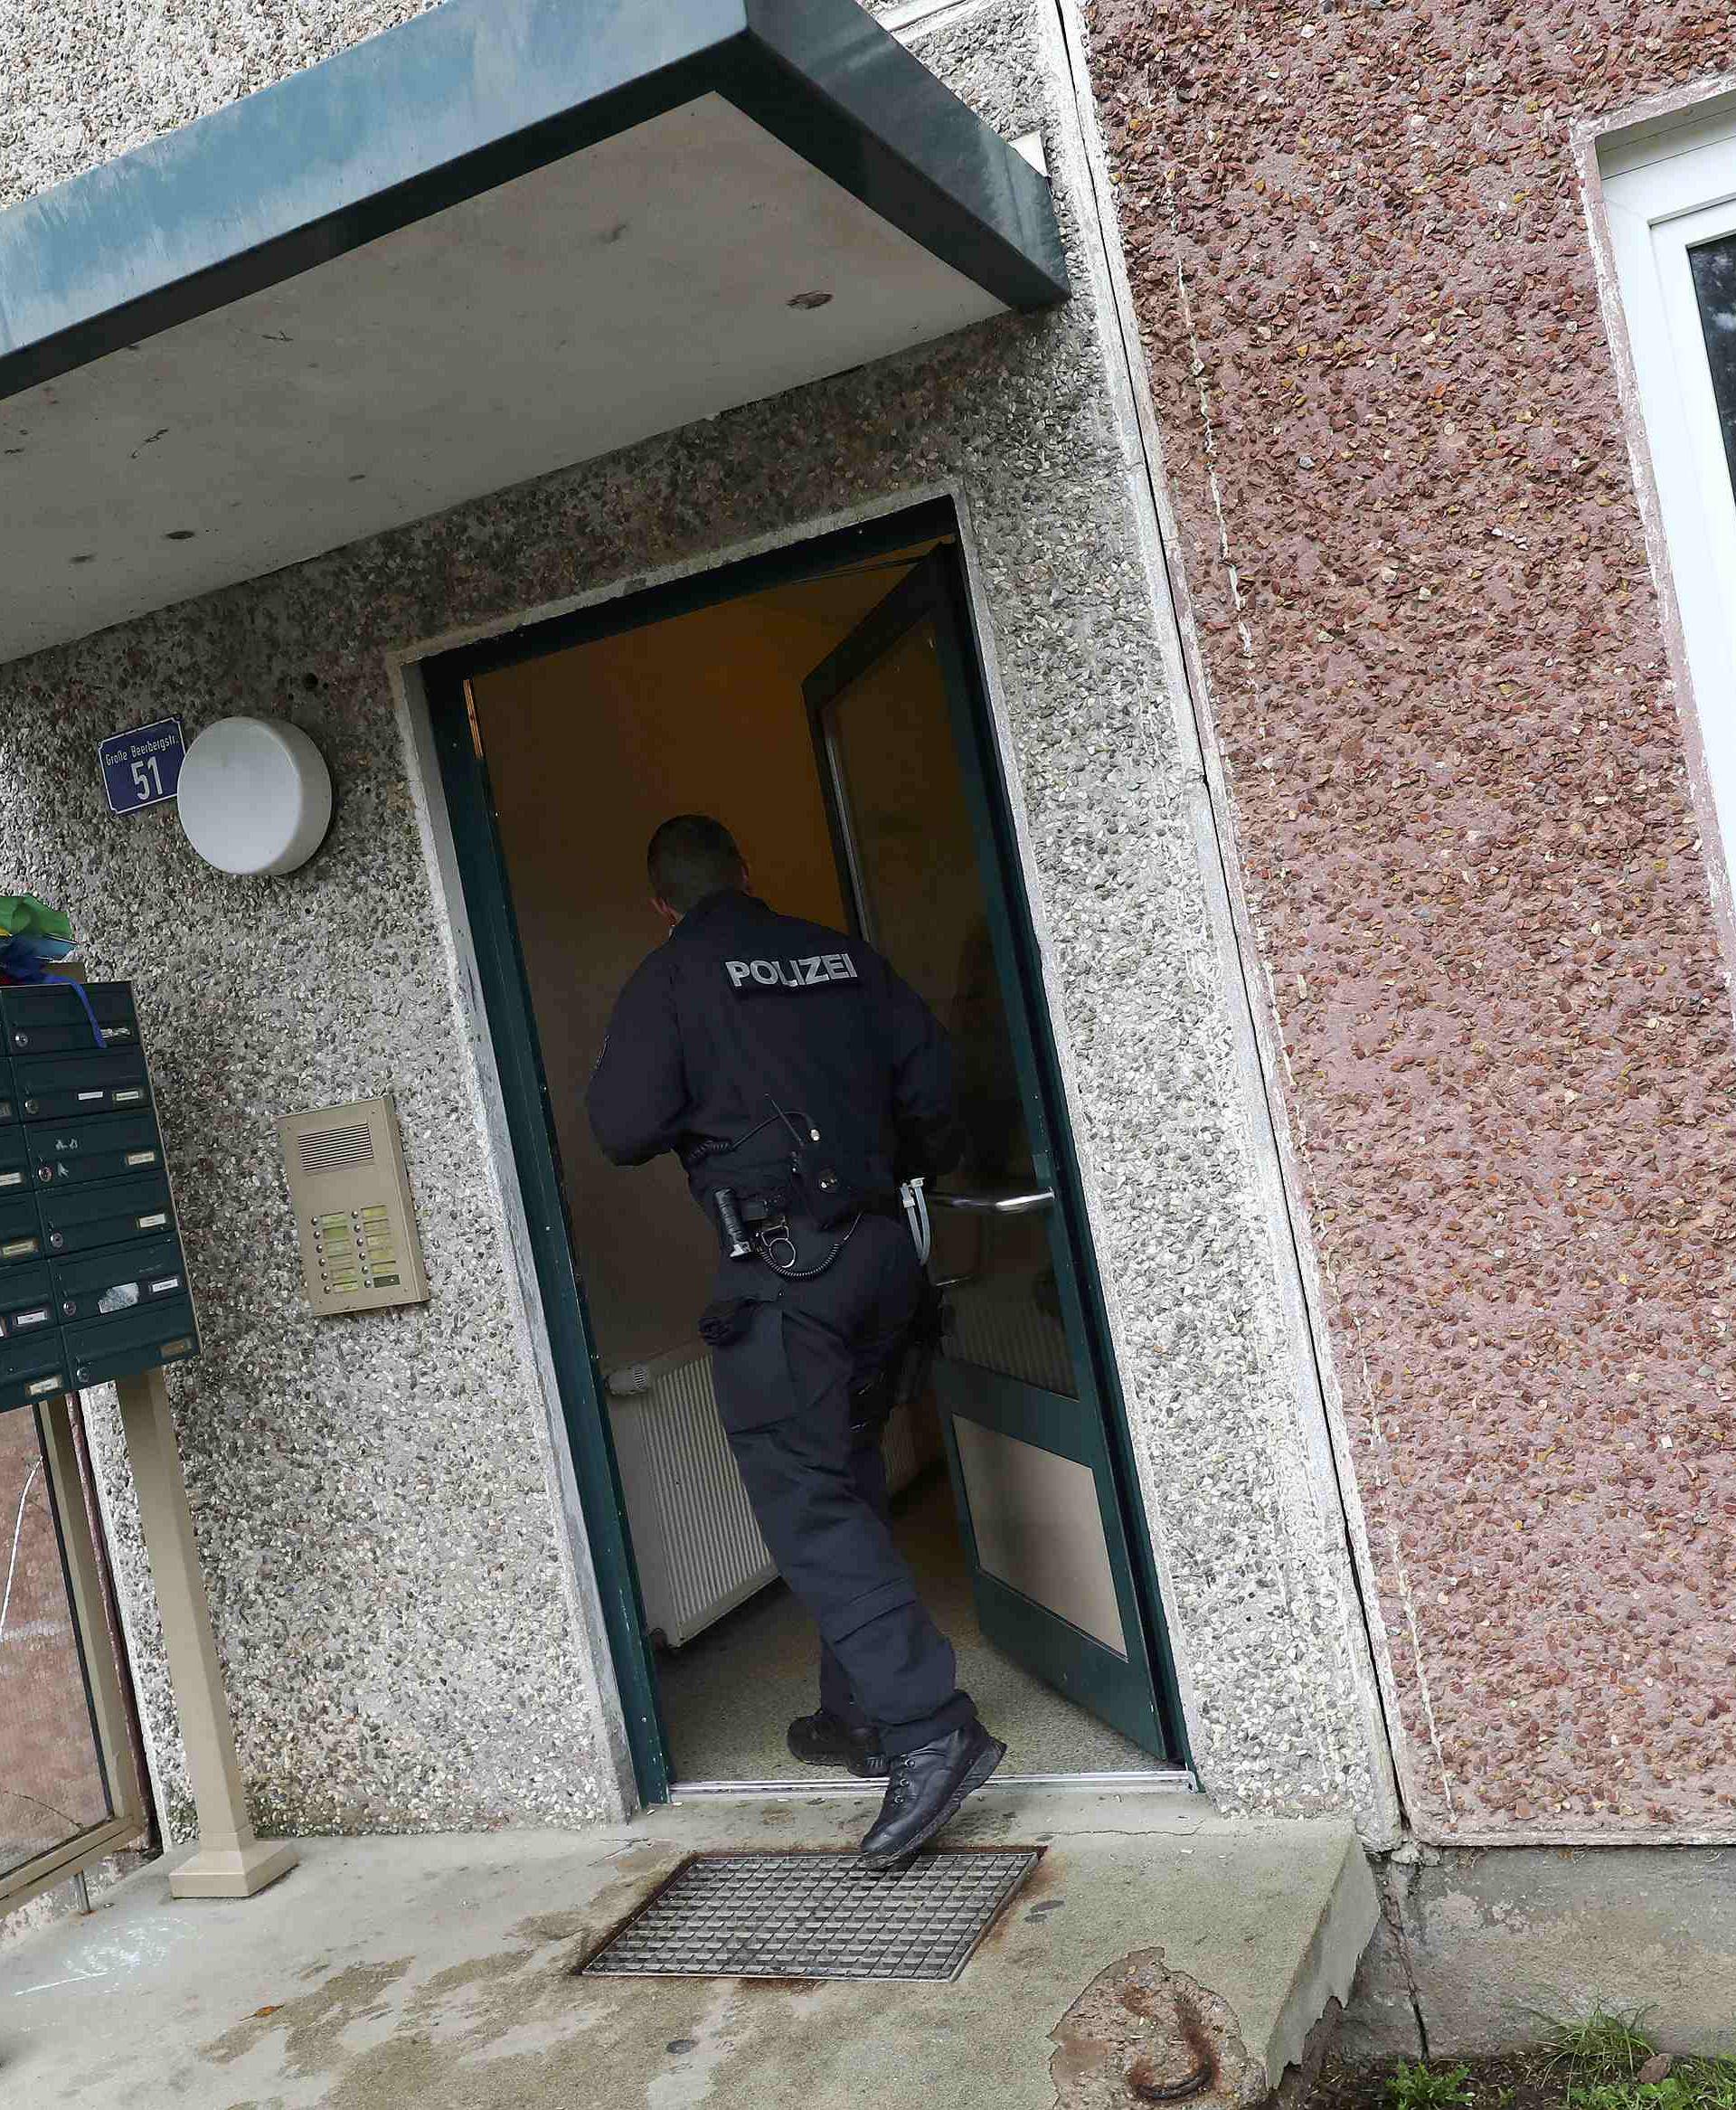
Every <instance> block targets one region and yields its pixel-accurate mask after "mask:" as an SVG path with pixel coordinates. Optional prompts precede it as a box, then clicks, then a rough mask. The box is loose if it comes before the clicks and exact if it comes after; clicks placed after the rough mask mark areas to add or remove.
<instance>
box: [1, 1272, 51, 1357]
mask: <svg viewBox="0 0 1736 2110" xmlns="http://www.w3.org/2000/svg"><path fill="white" fill-rule="evenodd" d="M54 1325H55V1318H54V1282H53V1278H52V1275H51V1274H50V1273H49V1271H48V1269H47V1268H45V1267H9V1268H7V1269H5V1271H4V1272H3V1273H0V1340H23V1339H24V1338H25V1337H26V1335H42V1334H47V1333H52V1331H53V1330H54Z"/></svg>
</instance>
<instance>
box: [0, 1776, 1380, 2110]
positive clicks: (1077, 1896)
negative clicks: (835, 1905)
mask: <svg viewBox="0 0 1736 2110" xmlns="http://www.w3.org/2000/svg"><path fill="white" fill-rule="evenodd" d="M871 1810H872V1804H866V1805H865V1804H863V1803H862V1802H853V1801H848V1800H839V1799H836V1798H829V1799H825V1800H814V1801H795V1800H790V1801H778V1802H765V1801H740V1802H737V1801H732V1800H731V1801H726V1800H712V1799H708V1800H706V1801H703V1802H693V1803H681V1804H676V1805H675V1806H672V1807H669V1808H666V1809H661V1810H656V1811H653V1812H649V1813H647V1814H646V1815H645V1816H643V1817H641V1818H639V1819H638V1820H637V1821H635V1822H634V1823H632V1824H631V1825H627V1826H623V1827H618V1828H610V1829H608V1830H599V1831H588V1832H580V1833H565V1832H503V1833H493V1834H488V1835H486V1836H477V1835H461V1836H452V1835H446V1836H441V1837H437V1838H429V1839H367V1840H307V1842H306V1845H305V1848H304V1852H303V1859H302V1863H301V1866H300V1867H299V1868H298V1869H296V1870H295V1871H294V1872H293V1873H292V1874H291V1875H289V1876H288V1877H287V1878H285V1879H284V1880H283V1881H282V1882H281V1883H279V1884H278V1885H277V1886H276V1887H275V1888H272V1889H270V1890H268V1891H266V1892H264V1893H263V1894H262V1895H261V1896H259V1897H254V1898H250V1899H248V1900H246V1901H244V1902H235V1903H228V1902H219V1901H212V1900H206V1901H196V1902H191V1901H190V1902H185V1903H174V1902H172V1901H171V1900H170V1898H169V1895H168V1883H167V1873H166V1870H167V1863H166V1862H159V1863H157V1864H156V1865H154V1866H153V1867H151V1868H149V1869H145V1870H143V1871H142V1872H141V1873H140V1874H138V1875H137V1876H135V1877H133V1878H129V1879H128V1881H127V1882H126V1883H125V1884H123V1885H121V1886H120V1887H119V1888H118V1889H117V1890H116V1891H115V1892H114V1893H112V1895H111V1897H110V1899H109V1902H107V1903H106V1904H104V1905H103V1906H102V1907H99V1909H98V1911H96V1912H95V1913H93V1914H92V1915H91V1916H90V1918H88V1919H84V1920H78V1921H71V1922H62V1923H61V1924H58V1925H53V1926H50V1927H47V1928H44V1929H43V1930H42V1931H41V1932H40V1933H38V1934H35V1935H31V1936H29V1937H27V1938H26V1939H25V1940H24V1941H23V1942H21V1943H19V1944H16V1945H14V1946H13V1947H10V1948H8V1949H5V1950H4V1951H0V2095H4V2096H5V2099H6V2100H7V2101H14V2100H15V2101H18V2102H20V2103H24V2102H28V2103H31V2104H32V2105H43V2106H44V2110H46V2106H48V2105H60V2104H67V2105H79V2110H99V2106H106V2105H110V2104H113V2105H122V2104H124V2105H127V2106H128V2110H158V2106H159V2105H161V2106H162V2110H168V2106H169V2105H175V2110H231V2106H232V2105H240V2104H246V2105H255V2104H269V2105H272V2106H273V2110H301V2106H303V2105H307V2106H308V2110H312V2106H313V2105H333V2106H335V2105H342V2106H343V2110H507V2106H508V2105H510V2106H511V2110H544V2106H545V2105H546V2106H547V2110H555V2106H556V2105H559V2106H560V2110H580V2106H584V2110H590V2106H591V2105H596V2106H598V2110H603V2106H607V2110H625V2106H628V2105H645V2106H646V2110H689V2106H693V2110H697V2105H701V2104H703V2105H706V2106H707V2110H736V2106H738V2105H739V2106H740V2110H781V2106H783V2105H798V2106H799V2110H844V2106H846V2105H847V2106H848V2110H862V2106H863V2105H869V2104H873V2105H906V2104H915V2103H919V2102H920V2103H923V2104H925V2105H926V2104H932V2105H936V2106H937V2110H947V2106H948V2105H962V2106H967V2110H979V2106H980V2110H989V2106H991V2105H992V2106H993V2110H1027V2106H1028V2110H1120V2106H1121V2105H1133V2104H1136V2103H1140V2102H1150V2101H1152V2100H1156V2099H1163V2097H1164V2093H1165V2090H1168V2089H1171V2088H1174V2087H1175V2086H1180V2085H1184V2084H1185V2083H1187V2082H1188V2081H1190V2080H1194V2079H1196V2078H1197V2079H1198V2082H1199V2085H1198V2086H1197V2088H1196V2089H1195V2090H1194V2093H1193V2094H1191V2095H1190V2096H1188V2097H1187V2100H1188V2101H1189V2102H1190V2103H1192V2104H1195V2105H1213V2104H1215V2105H1226V2106H1227V2105H1231V2104H1241V2105H1248V2104H1252V2103H1256V2102H1259V2101H1260V2100H1261V2099H1263V2097H1264V2096H1266V2095H1267V2093H1268V2092H1269V2089H1270V2087H1271V2086H1273V2085H1274V2084H1275V2083H1276V2082H1277V2081H1278V2078H1279V2077H1280V2076H1281V2074H1282V2073H1283V2071H1284V2068H1285V2067H1286V2066H1287V2065H1288V2063H1289V2062H1290V2061H1292V2060H1293V2059H1295V2058H1297V2055H1298V2054H1299V2052H1300V2050H1301V2048H1302V2044H1303V2040H1304V2039H1305V2038H1306V2037H1307V2033H1308V2031H1309V2030H1310V2028H1311V2027H1312V2026H1313V2024H1314V2023H1315V2021H1316V2020H1317V2018H1318V2017H1319V2016H1320V2015H1321V2013H1322V2012H1323V2011H1324V2010H1325V2008H1326V2003H1327V2001H1329V2000H1330V1999H1333V1998H1337V1999H1338V2000H1340V2001H1342V2000H1344V1998H1345V1996H1346V1995H1347V1993H1348V1992H1349V1988H1350V1982H1351V1977H1352V1974H1353V1973H1354V1969H1355V1966H1356V1963H1357V1959H1358V1957H1359V1956H1360V1955H1361V1954H1362V1951H1363V1947H1364V1945H1365V1944H1366V1943H1367V1941H1368V1939H1369V1936H1370V1935H1371V1934H1372V1933H1373V1927H1374V1923H1375V1918H1376V1916H1377V1909H1376V1901H1375V1895H1374V1889H1373V1883H1372V1881H1371V1879H1370V1876H1369V1872H1368V1868H1367V1864H1366V1862H1365V1861H1364V1859H1363V1854H1362V1851H1361V1850H1360V1848H1359V1847H1358V1845H1357V1842H1356V1840H1355V1838H1354V1834H1353V1833H1352V1831H1350V1829H1349V1827H1348V1826H1346V1825H1343V1824H1339V1823H1335V1822H1328V1821H1315V1822H1306V1823H1257V1822H1251V1821H1240V1820H1235V1819H1227V1818H1223V1817H1220V1816H1217V1815H1215V1814H1214V1813H1213V1812H1212V1811H1211V1810H1210V1808H1209V1807H1208V1806H1207V1805H1206V1804H1205V1802H1203V1799H1202V1798H1200V1797H1198V1796H1193V1795H1183V1794H1175V1793H1080V1792H1076V1791H1066V1790H1049V1789H1043V1790H1033V1789H1026V1788H1015V1789H1012V1790H1009V1791H1005V1792H1003V1793H993V1792H990V1793H984V1794H982V1795H980V1796H978V1797H977V1799H976V1800H975V1802H973V1803H972V1804H971V1805H970V1806H969V1808H968V1809H967V1812H966V1814H965V1816H964V1818H963V1819H961V1821H959V1822H958V1824H956V1825H955V1826H954V1827H953V1828H952V1830H951V1831H949V1832H948V1835H947V1843H948V1844H957V1845H978V1846H986V1845H1014V1844H1019V1845H1033V1846H1041V1847H1043V1849H1044V1854H1043V1860H1042V1861H1041V1863H1040V1864H1039V1866H1038V1868H1037V1869H1036V1871H1035V1873H1034V1874H1033V1877H1032V1878H1031V1879H1030V1880H1029V1882H1028V1883H1027V1885H1026V1887H1025V1888H1024V1889H1023V1890H1022V1891H1021V1892H1020V1893H1019V1894H1018V1895H1017V1896H1016V1897H1014V1899H1013V1901H1012V1903H1011V1904H1010V1906H1009V1907H1007V1909H1006V1910H1005V1912H1004V1913H1003V1915H1002V1916H1001V1917H1000V1919H999V1920H998V1921H997V1922H996V1923H995V1925H994V1926H993V1927H992V1928H991V1929H990V1931H989V1933H988V1935H987V1936H986V1938H985V1940H984V1942H983V1944H982V1945H981V1946H980V1948H979V1949H978V1950H977V1954H975V1956H974V1957H973V1958H972V1960H971V1962H970V1963H969V1964H968V1965H967V1968H966V1970H965V1972H964V1973H963V1975H962V1976H961V1977H960V1978H959V1979H958V1981H957V1982H954V1983H952V1984H950V1985H933V1984H894V1983H886V1982H875V1983H854V1982H852V1983H846V1982H834V1981H827V1982H811V1981H810V1982H800V1981H776V1982H772V1981H754V1980H750V1979H643V1980H632V1979H620V1978H575V1977H574V1976H573V1975H572V1967H573V1965H574V1963H576V1962H577V1961H578V1960H579V1959H580V1957H581V1956H582V1955H586V1954H590V1950H591V1948H592V1947H593V1946H594V1945H595V1944H596V1943H597V1942H598V1941H599V1939H600V1937H601V1936H602V1935H605V1934H606V1933H608V1932H609V1931H610V1930H611V1929H612V1928H613V1927H614V1926H615V1925H618V1923H619V1922H620V1921H621V1920H622V1919H624V1918H625V1917H626V1916H627V1915H629V1914H630V1913H632V1912H633V1911H634V1910H636V1909H637V1907H638V1906H639V1905H641V1904H642V1903H643V1902H644V1901H645V1900H646V1898H647V1897H649V1896H650V1895H651V1893H652V1892H653V1891H654V1890H655V1889H656V1888H657V1887H658V1886H659V1885H660V1884H661V1883H662V1882H663V1881H664V1880H665V1878H667V1877H668V1876H669V1875H670V1874H671V1873H672V1872H673V1871H674V1870H675V1869H676V1868H677V1867H678V1866H679V1864H680V1862H681V1861H682V1859H684V1857H685V1856H686V1855H688V1854H691V1853H695V1852H702V1851H722V1850H736V1851H740V1850H747V1849H767V1848H778V1847H827V1848H836V1847H840V1846H845V1845H848V1844H850V1843H852V1842H853V1841H854V1839H855V1837H856V1836H857V1835H858V1834H859V1833H860V1831H861V1830H862V1829H863V1822H864V1820H865V1815H866V1814H867V1813H868V1812H870V1811H871Z"/></svg>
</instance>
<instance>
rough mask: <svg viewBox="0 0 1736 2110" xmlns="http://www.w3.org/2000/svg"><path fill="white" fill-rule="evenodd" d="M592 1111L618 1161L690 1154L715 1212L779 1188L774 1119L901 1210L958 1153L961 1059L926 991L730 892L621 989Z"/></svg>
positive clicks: (780, 1134)
mask: <svg viewBox="0 0 1736 2110" xmlns="http://www.w3.org/2000/svg"><path fill="white" fill-rule="evenodd" d="M586 1103H587V1106H588V1108H589V1111H590V1125H591V1129H592V1131H593V1132H594V1133H595V1135H596V1138H597V1140H598V1142H599V1145H600V1146H601V1148H602V1150H603V1151H604V1154H605V1155H606V1156H607V1157H609V1158H610V1159H613V1161H614V1162H615V1163H616V1164H618V1165H643V1164H644V1163H645V1162H646V1159H650V1158H655V1157H656V1156H657V1155H658V1153H659V1152H660V1151H664V1150H675V1151H676V1152H678V1153H679V1154H680V1156H681V1159H682V1162H683V1164H684V1166H685V1167H686V1169H687V1175H688V1182H689V1185H690V1186H691V1187H692V1188H693V1198H694V1199H695V1200H696V1201H697V1202H699V1203H700V1204H701V1206H704V1205H705V1204H706V1203H707V1202H708V1201H709V1198H710V1197H711V1195H712V1193H713V1192H714V1191H715V1190H716V1188H718V1187H735V1188H736V1189H737V1190H738V1191H739V1192H740V1193H742V1194H749V1193H752V1192H755V1191H757V1190H758V1189H760V1188H762V1187H769V1186H773V1185H775V1184H776V1183H777V1181H778V1178H779V1176H780V1173H781V1172H782V1171H783V1170H784V1169H787V1168H788V1162H789V1155H790V1148H791V1139H790V1134H789V1131H788V1128H787V1127H786V1126H785V1124H784V1123H783V1121H780V1120H778V1117H777V1113H776V1112H775V1109H776V1108H778V1107H781V1108H782V1109H783V1110H784V1112H786V1113H788V1115H790V1116H791V1118H792V1119H794V1120H797V1121H799V1122H800V1123H801V1125H802V1128H803V1130H804V1132H806V1131H807V1129H810V1128H816V1129H818V1130H819V1131H820V1137H821V1140H820V1143H819V1144H818V1145H817V1146H816V1153H817V1155H819V1156H820V1157H823V1158H825V1159H827V1160H829V1161H830V1162H831V1163H832V1164H833V1165H834V1166H835V1169H836V1170H837V1171H838V1172H839V1173H840V1174H841V1175H842V1176H843V1177H844V1178H846V1179H848V1180H850V1181H851V1182H852V1183H854V1185H855V1186H856V1187H858V1188H859V1189H860V1190H862V1191H863V1193H864V1194H869V1195H873V1196H876V1197H882V1198H885V1199H888V1200H890V1199H891V1198H892V1196H893V1195H894V1194H895V1193H896V1190H897V1187H898V1182H899V1181H900V1180H901V1179H907V1178H910V1177H911V1176H912V1175H914V1174H917V1173H921V1174H923V1175H925V1176H927V1177H932V1176H933V1175H935V1174H937V1173H940V1172H944V1171H945V1170H946V1169H948V1167H949V1166H950V1165H951V1164H952V1163H953V1162H954V1160H955V1159H956V1158H957V1156H958V1149H959V1141H960V1137H959V1131H958V1118H957V1109H956V1105H955V1102H954V1095H953V1079H952V1055H951V1049H950V1047H949V1046H948V1040H947V1036H946V1033H945V1030H944V1029H943V1027H941V1025H940V1023H939V1020H938V1019H937V1018H936V1017H935V1016H934V1014H933V1012H931V1011H930V1010H929V1008H928V1006H927V1005H926V1004H925V1003H924V1002H923V1001H922V999H921V998H920V997H919V996H918V995H917V993H916V992H915V990H914V989H911V988H910V986H909V984H908V983H906V982H904V981H902V980H901V979H900V978H899V977H898V976H897V975H896V974H895V973H894V972H893V971H892V969H891V968H890V967H889V966H888V965H887V963H886V962H885V960H882V958H881V956H880V954H879V953H878V952H876V951H874V950H873V947H872V946H869V945H865V944H864V943H863V941H862V940H861V939H860V938H847V937H845V936H844V934H843V933H842V932H838V931H830V930H827V929H826V926H825V925H824V924H821V923H805V922H803V921H802V920H801V919H800V918H798V917H796V916H780V915H778V913H776V912H775V911H774V910H772V909H769V908H768V907H767V906H766V904H764V903H763V902H762V901H760V900H757V899H756V898H755V897H754V896H753V895H751V894H743V893H741V892H740V891H739V890H738V889H736V888H734V887H728V888H725V889H724V890H722V892H721V893H717V894H708V895H707V896H706V898H705V899H704V900H703V901H702V902H700V903H699V904H697V905H696V906H695V907H694V908H693V909H691V910H690V911H689V912H688V913H687V914H686V915H684V917H683V918H682V919H681V921H680V923H677V924H676V925H675V929H674V931H672V932H671V933H670V935H669V937H668V939H667V940H666V941H665V943H664V944H663V945H661V946H660V947H659V948H658V949H657V951H655V952H654V953H652V954H651V956H650V957H649V959H647V960H645V961H644V962H643V963H642V964H641V965H640V966H639V968H638V969H637V970H636V972H635V973H634V975H633V977H632V979H630V980H629V981H628V982H627V987H626V988H625V989H623V990H622V991H621V994H620V997H619V999H618V1002H617V1003H616V1006H615V1014H614V1017H613V1018H612V1019H611V1021H610V1023H609V1037H608V1039H607V1040H606V1041H605V1042H604V1044H603V1052H602V1055H601V1056H600V1058H599V1061H598V1064H597V1067H596V1070H595V1072H594V1073H593V1074H592V1076H591V1080H590V1092H589V1093H588V1095H587V1101H586ZM756 1131H757V1132H756ZM717 1144H722V1145H726V1146H730V1148H728V1149H726V1150H721V1151H720V1150H710V1151H708V1150H706V1149H705V1148H704V1146H706V1145H717Z"/></svg>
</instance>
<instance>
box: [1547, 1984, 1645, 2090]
mask: <svg viewBox="0 0 1736 2110" xmlns="http://www.w3.org/2000/svg"><path fill="white" fill-rule="evenodd" d="M1540 2019H1541V2020H1544V2021H1545V2022H1546V2023H1547V2029H1548V2033H1547V2035H1546V2036H1545V2037H1544V2039H1543V2045H1542V2047H1541V2048H1540V2050H1539V2052H1538V2055H1537V2056H1538V2060H1539V2063H1540V2067H1541V2070H1542V2071H1543V2073H1544V2074H1545V2075H1546V2076H1547V2077H1549V2078H1550V2079H1552V2080H1555V2079H1559V2080H1561V2082H1562V2083H1563V2084H1564V2085H1565V2086H1566V2087H1567V2089H1568V2091H1569V2094H1570V2095H1571V2094H1572V2092H1573V2091H1574V2090H1576V2089H1582V2088H1597V2087H1610V2086H1617V2085H1618V2084H1619V2083H1621V2082H1624V2081H1632V2080H1634V2079H1635V2078H1636V2077H1637V2075H1638V2072H1639V2069H1640V2067H1643V2066H1644V2065H1645V2063H1646V2060H1647V2059H1648V2058H1651V2057H1652V2056H1653V2055H1654V2053H1655V2052H1656V2049H1657V2046H1656V2044H1655V2043H1654V2042H1653V2041H1652V2039H1650V2038H1649V2037H1648V2036H1647V2035H1646V2031H1645V2030H1644V2029H1643V2028H1642V2027H1641V2024H1642V2023H1643V2022H1644V2021H1645V2019H1646V2010H1645V2009H1644V2008H1635V2009H1633V2010H1631V2011H1628V2012H1627V2013H1623V2012H1621V2011H1619V2010H1618V2009H1613V2008H1606V2007H1604V2006H1603V2005H1602V2004H1601V2003H1600V2002H1599V2005H1598V2006H1596V2007H1594V2008H1593V2009H1592V2010H1591V2012H1590V2014H1589V2015H1586V2016H1584V2017H1582V2018H1581V2019H1580V2020H1579V2021H1576V2022H1560V2021H1552V2020H1549V2018H1547V2017H1543V2018H1540Z"/></svg>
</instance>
